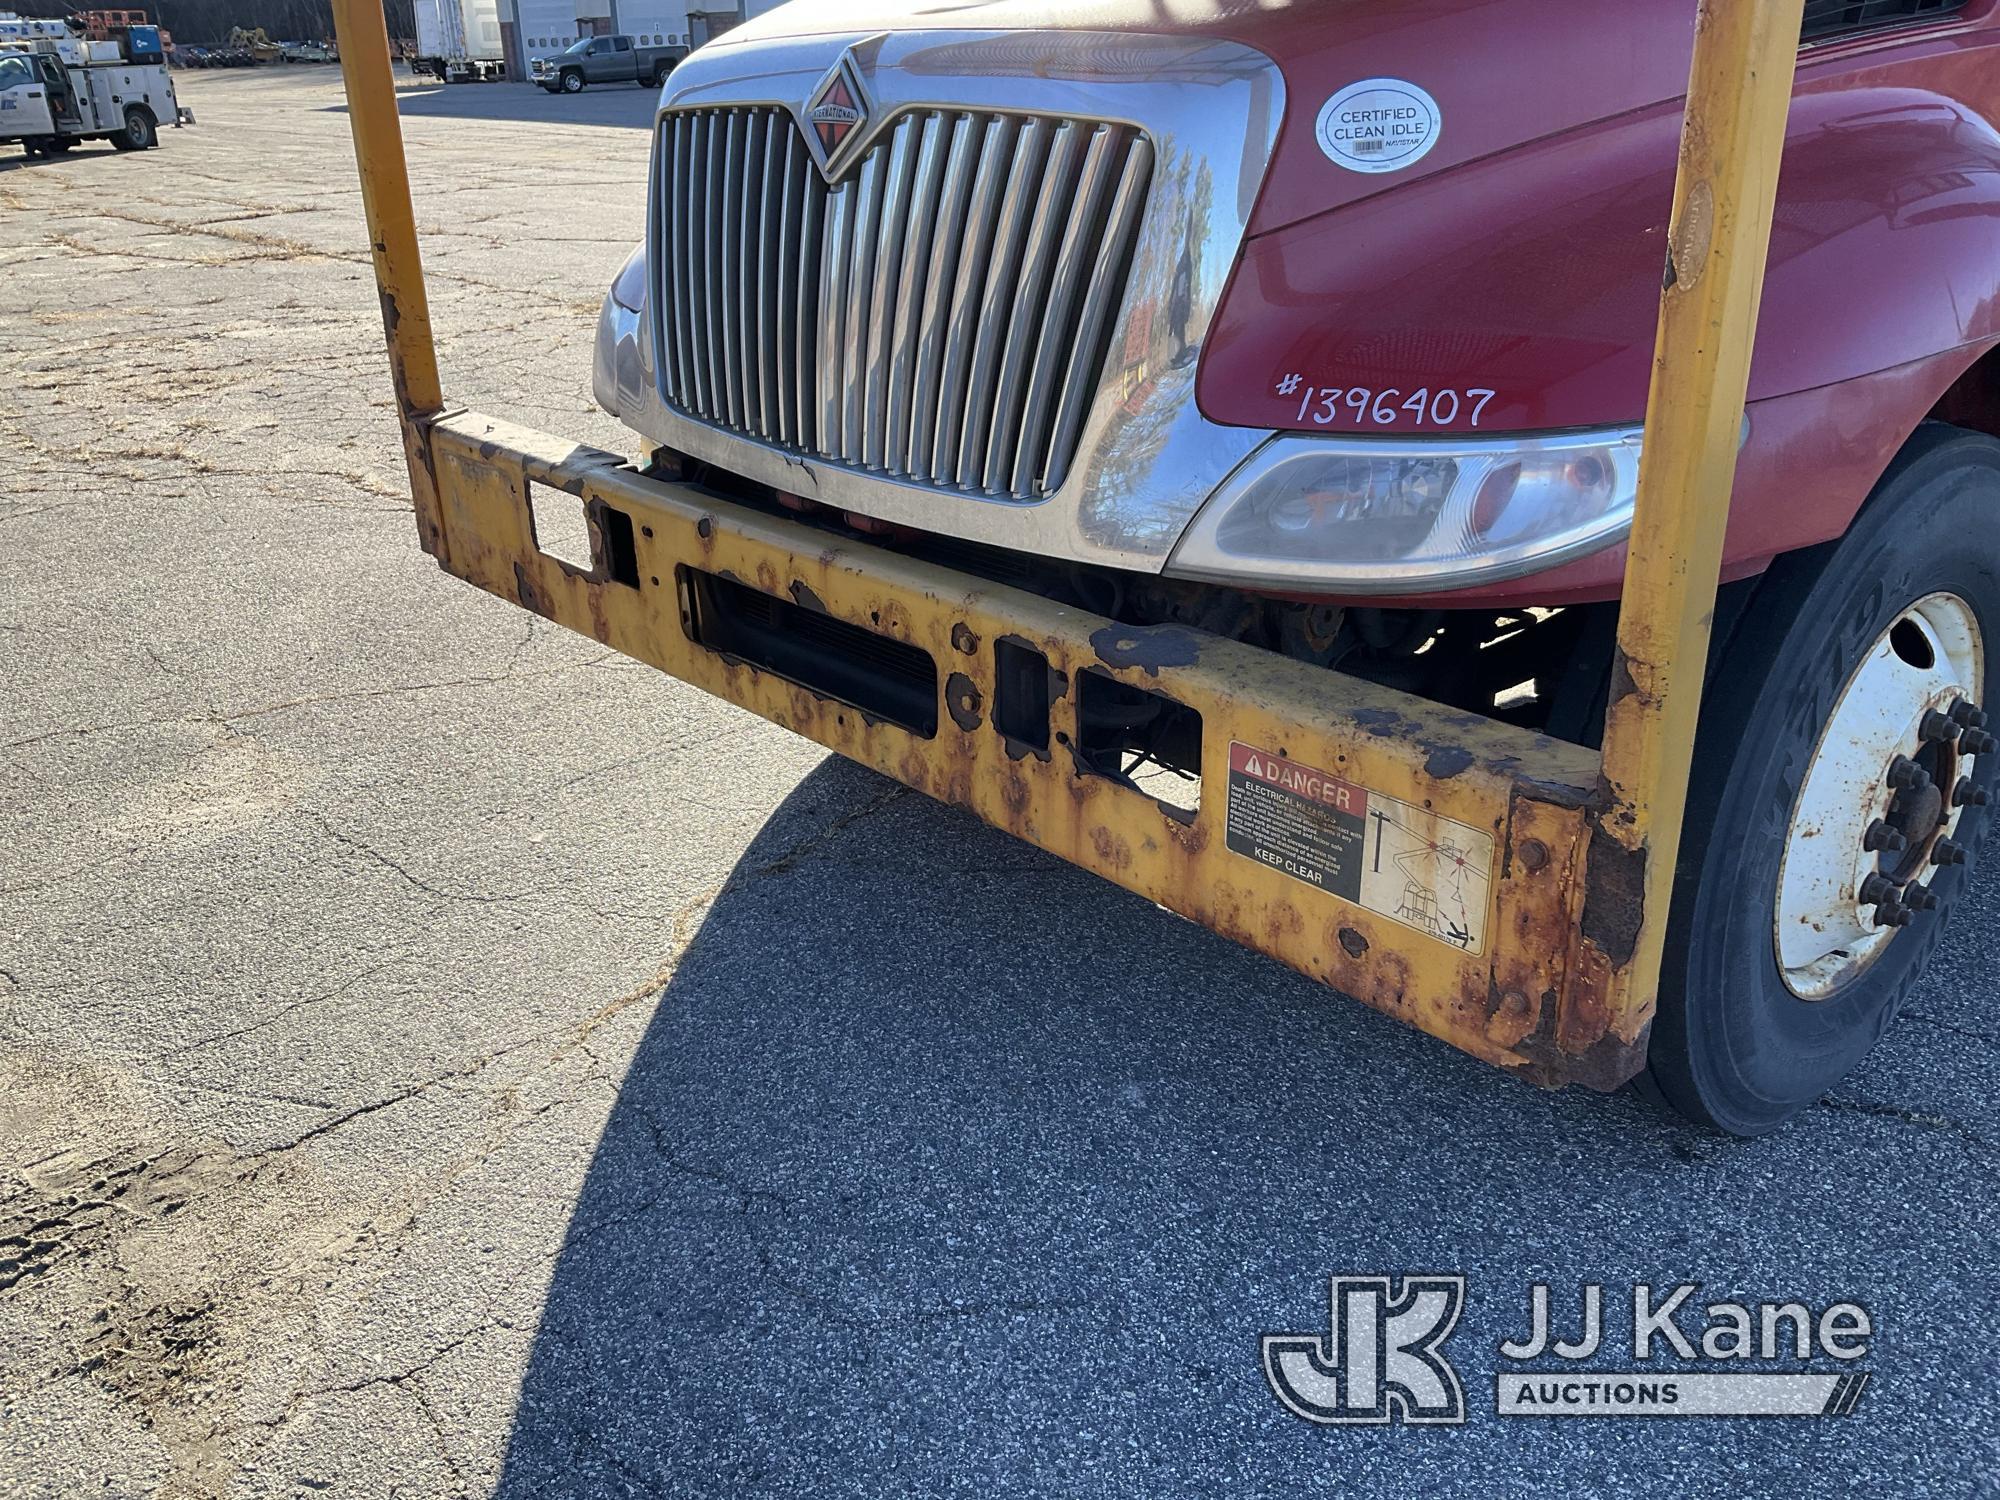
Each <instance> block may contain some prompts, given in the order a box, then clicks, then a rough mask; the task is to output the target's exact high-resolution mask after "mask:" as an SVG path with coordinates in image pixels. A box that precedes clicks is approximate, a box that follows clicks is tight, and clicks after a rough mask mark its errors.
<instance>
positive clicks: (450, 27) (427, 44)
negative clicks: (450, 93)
mask: <svg viewBox="0 0 2000 1500" xmlns="http://www.w3.org/2000/svg"><path fill="white" fill-rule="evenodd" d="M416 14H417V56H416V59H415V62H414V66H415V68H416V70H417V71H418V72H419V73H429V74H431V75H432V76H433V77H435V78H438V79H440V80H442V81H443V82H445V83H485V82H488V81H490V80H492V79H495V78H501V77H504V76H505V75H506V72H507V64H506V62H505V53H504V51H503V50H502V48H501V44H500V4H499V0H416Z"/></svg>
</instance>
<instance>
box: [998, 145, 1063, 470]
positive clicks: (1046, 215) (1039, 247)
mask: <svg viewBox="0 0 2000 1500" xmlns="http://www.w3.org/2000/svg"><path fill="white" fill-rule="evenodd" d="M1080 146H1081V136H1080V135H1079V133H1078V131H1077V128H1076V126H1074V125H1073V124H1071V123H1070V122H1069V121H1067V120H1065V121H1064V122H1063V123H1062V124H1061V125H1058V126H1057V127H1056V132H1055V138H1054V139H1053V140H1052V141H1051V142H1050V143H1049V157H1048V164H1047V166H1046V167H1044V168H1043V171H1042V191H1041V192H1040V193H1039V194H1038V195H1037V198H1036V202H1035V213H1034V220H1033V222H1032V223H1030V224H1029V226H1028V233H1027V238H1026V239H1025V240H1024V241H1023V243H1022V246H1021V269H1020V272H1019V273H1018V274H1017V275H1015V276H1013V277H1011V278H1010V279H1011V280H1012V282H1013V285H1014V305H1013V308H1012V310H1011V311H1010V312H1009V314H1008V316H1007V328H1006V335H1005V339H1006V342H1005V344H1004V345H1003V347H1002V349H1001V354H1000V376H999V380H998V383H997V384H996V385H995V387H994V393H993V417H992V420H991V423H990V425H989V426H988V428H987V437H986V470H985V477H984V479H983V480H982V481H981V487H982V488H983V489H986V490H989V491H991V490H998V489H1002V488H1009V489H1011V488H1012V486H1013V483H1014V453H1015V445H1016V439H1017V438H1020V437H1022V436H1024V434H1023V433H1022V431H1021V427H1020V420H1021V403H1022V401H1023V400H1024V399H1025V398H1026V396H1027V373H1028V372H1027V362H1028V356H1029V353H1030V352H1031V351H1032V350H1033V349H1034V347H1035V343H1036V341H1037V339H1038V338H1039V337H1040V335H1041V331H1042V324H1043V322H1044V320H1045V319H1046V318H1047V316H1048V310H1049V309H1048V301H1047V299H1048V294H1049V278H1050V273H1051V272H1052V271H1053V269H1054V266H1055V254H1056V247H1057V246H1058V245H1059V244H1060V243H1061V238H1062V232H1063V227H1064V226H1065V225H1066V224H1067V223H1068V222H1069V218H1070V215H1071V213H1072V211H1073V209H1074V202H1075V200H1074V198H1073V196H1072V195H1073V193H1074V191H1075V186H1076V165H1077V157H1078V155H1079V151H1080Z"/></svg>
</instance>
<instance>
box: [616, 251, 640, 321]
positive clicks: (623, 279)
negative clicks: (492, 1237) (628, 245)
mask: <svg viewBox="0 0 2000 1500" xmlns="http://www.w3.org/2000/svg"><path fill="white" fill-rule="evenodd" d="M611 300H612V301H613V302H616V303H617V304H618V305H619V306H620V307H622V308H624V309H625V310H626V311H627V312H638V311H639V310H640V308H641V306H642V305H643V304H644V302H645V300H646V247H645V245H644V244H641V245H640V246H639V248H638V249H636V250H634V251H633V252H632V253H631V255H629V256H627V257H626V260H625V264H624V265H622V266H620V267H619V268H618V279H617V280H616V281H614V282H612V283H611Z"/></svg>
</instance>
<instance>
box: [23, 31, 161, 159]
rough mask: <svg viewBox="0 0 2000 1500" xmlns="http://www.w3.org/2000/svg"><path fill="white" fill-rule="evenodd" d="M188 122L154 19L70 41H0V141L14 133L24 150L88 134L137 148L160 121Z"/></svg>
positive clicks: (61, 145) (60, 148)
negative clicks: (105, 37)
mask: <svg viewBox="0 0 2000 1500" xmlns="http://www.w3.org/2000/svg"><path fill="white" fill-rule="evenodd" d="M114 49H115V51H116V56H115V57H114V56H112V55H111V53H112V51H113V50H114ZM65 51H67V52H68V55H67V56H66V55H65ZM100 54H102V55H100ZM193 123H194V114H193V112H192V111H190V110H188V109H185V108H183V107H182V106H181V104H180V101H179V100H178V99H176V98H175V97H174V80H173V75H172V74H171V73H170V72H169V71H168V70H167V64H166V59H165V57H164V56H163V55H162V53H161V52H160V43H159V32H158V29H157V28H155V27H151V26H133V27H128V28H126V35H125V36H124V37H123V38H122V39H121V40H119V41H118V42H116V43H105V42H96V43H77V44H74V45H73V46H72V47H71V48H69V49H62V48H59V46H58V45H57V44H56V43H54V42H52V41H49V40H46V39H36V40H32V41H26V42H22V43H18V44H11V45H6V44H0V141H18V142H19V143H20V144H21V146H22V147H23V149H25V150H26V151H27V153H28V154H29V155H30V156H45V155H47V156H53V155H57V154H59V153H61V152H64V151H67V150H69V149H70V147H72V146H74V145H75V144H76V143H77V142H78V141H90V140H105V141H110V142H111V144H112V145H114V146H116V147H117V148H118V149H119V150H120V151H144V150H146V149H148V148H149V147H152V146H155V145H157V144H159V139H160V126H161V125H162V124H168V125H188V124H193Z"/></svg>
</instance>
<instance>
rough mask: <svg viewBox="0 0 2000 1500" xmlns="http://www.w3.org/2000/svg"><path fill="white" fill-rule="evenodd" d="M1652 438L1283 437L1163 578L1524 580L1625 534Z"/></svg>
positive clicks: (1254, 460)
mask: <svg viewBox="0 0 2000 1500" xmlns="http://www.w3.org/2000/svg"><path fill="white" fill-rule="evenodd" d="M1642 431H1643V429H1642V428H1638V427H1627V428H1618V429H1615V430H1610V431H1596V432H1579V433H1567V434H1561V435H1557V436H1551V437H1506V438H1367V437H1314V436H1311V435H1309V434H1286V435H1282V436H1279V437H1274V438H1272V439H1271V441H1270V442H1268V443H1266V444H1265V445H1264V446H1263V447H1262V448H1260V449H1258V450H1257V452H1255V453H1253V454H1252V455H1251V456H1250V457H1249V459H1247V460H1246V461H1245V462H1244V464H1243V466H1242V467H1241V468H1239V469H1238V470H1237V471H1236V472H1235V473H1234V474H1232V475H1231V476H1230V477H1229V479H1228V480H1227V481H1225V482H1224V484H1223V486H1222V488H1221V489H1219V490H1217V491H1216V492H1215V494H1214V495H1213V496H1211V497H1210V498H1209V500H1208V502H1207V504H1205V505H1204V506H1203V507H1202V508H1201V510H1200V512H1199V513H1198V514H1197V515H1196V516H1195V518H1194V521H1193V523H1192V524H1191V525H1190V526H1189V527H1188V529H1187V532H1186V534H1185V535H1184V536H1183V537H1182V538H1181V541H1180V545H1179V546H1178V547H1177V548H1176V549H1175V551H1174V555H1173V558H1172V560H1171V561H1170V562H1169V563H1168V564H1167V572H1168V573H1170V574H1173V575H1175V576H1178V577H1183V578H1203V579H1209V580H1212V581H1215V582H1218V583H1234V584H1246V583H1248V584H1260V583H1261V584H1272V585H1278V586H1299V585H1310V586H1312V587H1315V588H1331V589H1334V590H1336V591H1338V592H1341V593H1353V594H1420V593H1428V592H1434V591H1437V590H1441V589H1454V588H1462V587H1464V586H1465V585H1467V584H1469V583H1482V582H1492V581H1497V580H1501V579H1507V578H1519V577H1521V576H1522V575H1523V574H1526V573H1534V572H1539V571H1541V570H1542V569H1544V568H1550V567H1554V566H1555V565H1556V564H1557V563H1562V562H1567V561H1569V560H1570V559H1571V558H1575V557H1581V556H1583V555H1584V554H1585V553H1588V552H1595V551H1596V550H1597V549H1598V548H1600V547H1606V546H1609V545H1611V544H1612V543H1613V542H1616V541H1618V540H1620V539H1621V538H1622V537H1623V536H1624V535H1625V533H1626V532H1627V530H1629V529H1630V527H1631V524H1632V501H1633V497H1634V496H1635V495H1636V493H1637V492H1638V487H1639V438H1640V434H1641V432H1642Z"/></svg>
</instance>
